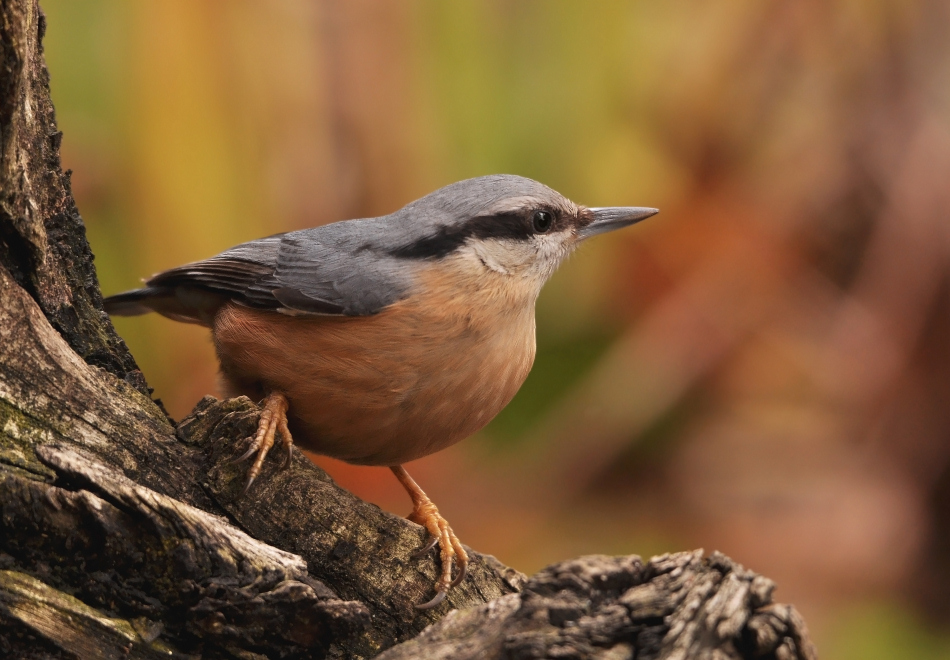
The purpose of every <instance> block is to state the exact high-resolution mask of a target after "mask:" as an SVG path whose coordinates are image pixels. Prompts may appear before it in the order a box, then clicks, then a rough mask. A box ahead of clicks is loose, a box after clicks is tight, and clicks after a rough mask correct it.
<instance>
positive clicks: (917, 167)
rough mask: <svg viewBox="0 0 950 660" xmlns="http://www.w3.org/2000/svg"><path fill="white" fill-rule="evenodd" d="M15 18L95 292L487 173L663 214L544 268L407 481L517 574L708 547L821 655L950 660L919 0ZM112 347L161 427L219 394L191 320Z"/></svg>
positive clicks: (947, 75)
mask: <svg viewBox="0 0 950 660" xmlns="http://www.w3.org/2000/svg"><path fill="white" fill-rule="evenodd" d="M42 6H43V8H44V10H45V11H46V13H47V16H48V32H47V38H46V51H47V61H48V63H49V68H50V72H51V75H52V91H53V99H54V102H55V104H56V110H57V116H58V120H59V123H60V128H61V129H62V130H63V131H64V133H65V137H64V140H63V164H64V167H67V168H71V169H72V170H73V171H74V174H73V184H74V192H75V196H76V199H77V201H78V203H79V208H80V210H81V212H82V215H83V217H84V219H85V221H86V224H87V227H88V232H89V239H90V242H91V243H92V247H93V250H94V252H95V254H96V258H97V261H96V263H97V266H98V271H99V276H100V279H101V283H102V288H103V291H104V292H106V293H114V292H118V291H121V290H125V289H128V288H132V287H135V286H136V285H137V283H138V281H139V278H141V277H144V276H147V275H149V274H151V273H154V272H156V271H159V270H162V269H165V268H168V267H171V266H176V265H179V264H181V263H184V262H188V261H193V260H198V259H202V258H205V257H208V256H211V255H213V254H215V253H217V252H219V251H221V250H223V249H225V248H227V247H230V246H231V245H233V244H235V243H238V242H241V241H245V240H249V239H252V238H257V237H260V236H263V235H266V234H271V233H275V232H280V231H287V230H292V229H298V228H302V227H308V226H313V225H318V224H322V223H326V222H332V221H334V220H340V219H345V218H354V217H365V216H371V215H379V214H384V213H388V212H390V211H393V210H395V209H397V208H399V207H400V206H402V205H403V204H405V203H407V202H409V201H411V200H413V199H415V198H417V197H419V196H421V195H423V194H425V193H427V192H430V191H431V190H433V189H435V188H437V187H439V186H442V185H444V184H447V183H450V182H452V181H456V180H458V179H462V178H467V177H471V176H477V175H482V174H488V173H497V172H507V173H516V174H521V175H524V176H529V177H532V178H535V179H538V180H540V181H542V182H544V183H546V184H548V185H550V186H552V187H553V188H555V189H557V190H559V191H560V192H562V193H564V194H565V195H567V196H568V197H570V198H572V199H574V200H575V201H577V202H579V203H582V204H587V205H591V206H607V205H642V206H656V207H659V208H661V209H662V213H661V214H660V215H659V216H656V217H655V218H652V219H651V220H649V221H648V222H645V223H643V224H642V225H638V226H637V227H636V228H635V229H630V230H626V231H623V232H620V233H617V234H612V235H610V236H609V237H604V238H600V239H596V240H594V241H591V242H590V243H589V244H585V246H584V249H583V250H581V251H580V252H579V253H578V254H577V255H576V256H575V257H574V258H573V259H572V260H571V261H570V262H569V263H567V264H566V265H565V266H564V267H563V268H562V269H561V271H560V272H559V273H558V274H557V276H556V277H555V278H554V279H553V280H552V281H551V282H550V284H549V285H548V286H547V288H546V290H545V292H544V294H543V295H542V297H541V300H540V301H539V303H538V356H537V360H536V363H535V368H534V371H533V372H532V374H531V376H530V378H529V379H528V382H527V383H526V384H525V386H524V388H523V389H522V391H521V392H520V393H519V394H518V396H517V398H516V399H515V400H514V402H513V403H512V404H511V405H510V406H509V407H508V408H507V409H506V410H505V411H504V412H503V413H502V414H501V415H500V416H499V417H498V418H497V419H496V420H495V421H494V422H493V423H492V424H491V425H490V426H489V427H488V428H487V429H486V430H485V431H484V432H482V433H481V434H479V436H477V437H476V438H473V439H470V440H468V441H466V442H464V443H461V444H459V445H457V446H456V447H454V448H452V449H450V450H446V451H444V452H442V453H440V454H438V455H435V456H432V457H429V458H427V459H424V460H422V461H418V462H416V463H414V464H410V465H409V470H410V472H411V473H412V474H413V475H414V476H415V478H416V479H417V480H418V481H419V482H420V483H421V484H422V486H423V487H424V488H425V489H426V490H427V491H428V492H429V493H430V495H431V496H432V497H433V499H434V500H435V501H436V502H437V503H438V504H439V507H440V509H441V510H442V512H443V513H444V514H445V515H446V517H447V518H448V519H449V520H450V521H451V522H452V524H453V526H454V528H455V530H456V532H457V533H458V535H459V536H460V537H461V538H462V540H463V541H464V542H465V543H467V544H469V545H471V546H472V547H474V548H476V549H478V550H480V551H482V552H488V553H492V554H495V555H497V556H498V557H499V558H500V559H501V560H502V561H504V562H506V563H508V564H511V565H513V566H515V567H517V568H519V569H521V570H523V571H526V572H529V573H530V572H533V571H536V570H537V569H539V568H541V567H542V566H544V565H546V564H548V563H551V562H554V561H557V560H560V559H564V558H567V557H570V556H575V555H578V554H584V553H611V554H619V553H638V554H642V555H647V556H649V555H651V554H654V553H659V552H664V551H674V550H685V549H691V548H695V547H704V548H706V549H707V550H708V551H712V550H721V551H723V552H725V553H727V554H729V555H731V556H732V557H733V558H735V559H736V560H738V561H740V562H742V563H743V564H745V565H746V566H747V567H748V568H751V569H753V570H756V571H759V572H761V573H764V574H766V575H768V576H769V577H771V578H773V579H774V580H776V581H777V583H778V591H777V594H776V597H777V598H778V599H780V600H782V601H785V602H791V603H794V604H795V605H796V606H797V607H798V608H799V609H800V611H801V612H802V613H803V614H804V616H805V618H806V620H807V621H808V623H809V625H810V627H811V629H812V632H813V634H814V636H815V639H816V642H817V643H818V647H819V651H820V652H821V654H822V657H824V658H831V659H850V658H865V659H866V658H910V657H913V658H923V659H930V658H950V628H948V622H950V286H948V274H950V268H948V265H950V222H948V220H950V217H948V216H950V29H948V28H950V5H948V3H947V2H946V0H901V1H892V2H887V1H886V0H778V1H776V2H767V3H763V2H757V1H755V0H742V1H737V2H729V3H705V2H700V1H698V0H670V1H667V2H663V3H657V2H645V1H644V2H607V1H604V2H598V3H582V2H577V1H569V0H565V1H552V0H544V1H542V0H536V1H527V0H520V1H517V2H510V1H503V0H484V1H480V2H473V1H457V2H451V3H448V2H440V1H439V0H427V1H412V2H410V1H408V0H407V1H404V2H398V3H397V2H385V1H384V0H378V1H375V2H370V1H367V0H360V1H346V2H344V1H343V0H338V1H335V2H315V1H314V0H279V1H278V0H275V1H273V2H267V3H261V2H252V1H250V0H227V1H225V0H202V1H196V0H174V1H173V0H165V1H163V2H127V1H125V0H87V1H86V2H82V3H78V2H73V1H72V0H43V1H42ZM116 325H117V326H118V328H119V331H120V333H121V334H122V336H123V337H125V338H126V340H127V341H128V343H129V345H130V347H131V349H132V352H133V353H134V355H135V357H136V358H137V359H138V361H139V364H140V365H141V366H142V368H143V370H144V371H145V375H146V377H147V378H148V381H149V383H150V384H151V385H152V387H154V388H155V396H157V397H160V398H161V399H162V400H163V401H164V402H165V404H166V406H167V407H168V409H169V411H170V412H171V413H172V415H173V416H175V417H176V418H181V417H182V416H184V415H185V414H187V412H188V411H189V410H190V409H191V407H192V406H193V405H194V403H195V402H196V401H197V400H198V399H199V398H200V397H201V396H202V395H204V394H206V393H215V392H216V383H215V361H214V355H213V351H212V347H211V343H210V341H209V338H208V336H207V331H206V330H204V329H202V328H199V327H195V326H186V325H181V324H177V323H173V322H171V321H168V320H166V319H163V318H159V317H140V318H135V319H119V320H118V321H117V323H116ZM319 460H320V463H321V464H323V465H324V466H325V467H327V469H328V470H329V471H330V472H331V474H332V475H333V476H334V477H335V478H336V479H337V481H338V482H340V483H341V484H342V485H344V486H345V487H346V488H349V489H350V490H352V491H354V492H355V493H356V494H358V495H359V496H361V497H363V498H364V499H367V500H370V501H373V502H376V503H378V504H380V505H381V506H383V507H384V508H386V509H389V510H391V511H394V512H396V513H400V514H405V513H407V512H408V511H409V509H410V504H409V501H408V498H406V496H405V494H404V493H403V492H402V490H401V488H400V487H399V486H398V484H397V483H396V481H395V479H393V478H392V476H391V475H390V474H389V472H388V470H385V469H382V468H355V467H350V466H347V465H344V464H342V463H335V462H333V461H328V460H324V459H319Z"/></svg>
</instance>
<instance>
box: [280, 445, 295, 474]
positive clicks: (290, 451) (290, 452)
mask: <svg viewBox="0 0 950 660" xmlns="http://www.w3.org/2000/svg"><path fill="white" fill-rule="evenodd" d="M293 460H294V450H293V447H292V446H291V445H287V455H286V456H284V461H283V463H281V464H280V469H281V470H287V469H289V468H290V464H291V462H293Z"/></svg>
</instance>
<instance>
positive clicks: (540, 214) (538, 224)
mask: <svg viewBox="0 0 950 660" xmlns="http://www.w3.org/2000/svg"><path fill="white" fill-rule="evenodd" d="M533 222H534V230H535V231H536V232H538V233H539V234H543V233H544V232H546V231H547V230H548V229H550V228H551V225H553V224H554V214H553V213H551V212H550V211H535V212H534V219H533Z"/></svg>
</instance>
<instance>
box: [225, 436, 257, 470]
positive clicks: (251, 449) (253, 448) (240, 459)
mask: <svg viewBox="0 0 950 660" xmlns="http://www.w3.org/2000/svg"><path fill="white" fill-rule="evenodd" d="M258 449H260V447H258V445H257V443H256V442H254V441H251V446H250V447H248V450H247V451H246V452H244V453H243V454H241V455H240V456H238V457H237V458H232V459H231V460H230V461H228V464H229V465H234V464H235V463H243V462H244V461H246V460H247V459H249V458H250V457H251V456H253V455H254V453H255V452H256V451H257V450H258Z"/></svg>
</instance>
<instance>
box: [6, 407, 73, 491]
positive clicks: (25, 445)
mask: <svg viewBox="0 0 950 660" xmlns="http://www.w3.org/2000/svg"><path fill="white" fill-rule="evenodd" d="M57 437H63V434H62V433H61V432H60V431H59V429H57V428H55V427H54V426H53V425H51V424H44V423H43V422H42V421H41V420H39V419H37V418H35V417H31V416H30V415H27V414H26V413H24V412H23V411H22V410H20V409H18V408H15V407H14V406H13V405H12V404H11V403H10V402H8V401H5V400H3V399H0V463H6V464H7V465H12V466H14V467H17V468H20V469H22V470H26V471H27V472H29V473H31V474H32V475H37V476H40V477H42V478H43V480H44V481H52V480H53V479H54V478H55V476H56V473H55V472H53V470H51V469H50V468H48V467H46V466H45V465H43V463H41V462H40V460H39V458H37V456H36V452H35V451H34V450H33V448H34V447H35V446H36V445H38V444H41V443H43V442H49V441H50V440H53V439H54V438H57Z"/></svg>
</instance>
